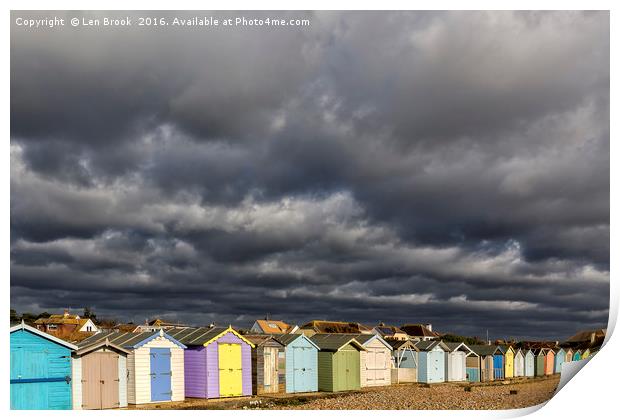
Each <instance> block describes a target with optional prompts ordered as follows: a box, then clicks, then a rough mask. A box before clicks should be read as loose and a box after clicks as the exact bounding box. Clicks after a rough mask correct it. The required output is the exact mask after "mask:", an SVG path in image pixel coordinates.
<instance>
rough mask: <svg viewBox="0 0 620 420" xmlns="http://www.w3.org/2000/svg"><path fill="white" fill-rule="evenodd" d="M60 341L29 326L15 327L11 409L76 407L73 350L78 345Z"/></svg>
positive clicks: (12, 356) (65, 408)
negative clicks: (73, 399)
mask: <svg viewBox="0 0 620 420" xmlns="http://www.w3.org/2000/svg"><path fill="white" fill-rule="evenodd" d="M60 342H62V340H57V339H55V338H54V340H51V339H48V338H46V337H45V336H44V335H43V333H38V332H34V331H29V329H27V327H25V328H24V329H18V330H15V331H11V333H10V351H11V354H10V357H11V366H10V377H11V380H10V407H11V410H70V409H71V408H72V391H71V375H72V373H71V350H72V348H75V346H73V345H71V344H69V343H66V345H62V344H60ZM69 346H71V347H69ZM65 378H69V381H67V380H65Z"/></svg>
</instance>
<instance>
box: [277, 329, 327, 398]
mask: <svg viewBox="0 0 620 420" xmlns="http://www.w3.org/2000/svg"><path fill="white" fill-rule="evenodd" d="M273 337H274V338H275V339H276V341H278V342H280V343H281V344H282V345H283V346H284V354H285V360H286V392H287V393H296V392H316V391H318V390H319V376H318V366H317V362H318V357H319V355H318V351H319V348H318V346H317V345H316V344H314V343H313V342H312V340H310V339H309V338H308V337H306V336H305V335H303V334H276V335H273Z"/></svg>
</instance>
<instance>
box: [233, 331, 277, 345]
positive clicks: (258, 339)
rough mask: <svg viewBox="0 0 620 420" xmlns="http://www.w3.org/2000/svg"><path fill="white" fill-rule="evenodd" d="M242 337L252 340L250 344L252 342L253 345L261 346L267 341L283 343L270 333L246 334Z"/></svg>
mask: <svg viewBox="0 0 620 420" xmlns="http://www.w3.org/2000/svg"><path fill="white" fill-rule="evenodd" d="M243 337H244V338H245V339H247V340H248V341H250V342H252V344H254V345H255V346H261V345H263V344H265V343H267V342H269V341H271V342H275V343H276V344H277V345H279V346H282V345H283V344H282V343H281V342H280V341H279V340H276V338H275V337H274V336H273V335H271V334H246V335H244V336H243Z"/></svg>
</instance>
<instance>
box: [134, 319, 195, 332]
mask: <svg viewBox="0 0 620 420" xmlns="http://www.w3.org/2000/svg"><path fill="white" fill-rule="evenodd" d="M186 327H189V325H185V324H182V323H178V322H168V321H164V320H163V319H159V318H156V319H153V320H152V321H147V322H145V323H144V325H137V326H136V328H135V329H134V331H133V332H139V333H142V332H152V331H159V330H164V331H166V330H170V329H172V328H186Z"/></svg>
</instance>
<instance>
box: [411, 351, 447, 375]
mask: <svg viewBox="0 0 620 420" xmlns="http://www.w3.org/2000/svg"><path fill="white" fill-rule="evenodd" d="M445 357H446V356H445V351H444V350H443V349H442V348H441V347H440V346H438V345H437V346H435V347H433V348H432V349H431V350H430V351H421V352H420V355H419V361H420V363H419V365H418V381H419V382H422V383H436V382H444V381H445V380H446V370H445Z"/></svg>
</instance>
